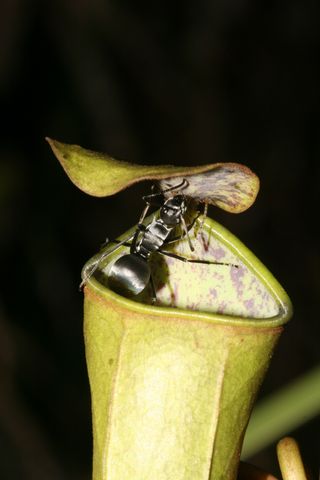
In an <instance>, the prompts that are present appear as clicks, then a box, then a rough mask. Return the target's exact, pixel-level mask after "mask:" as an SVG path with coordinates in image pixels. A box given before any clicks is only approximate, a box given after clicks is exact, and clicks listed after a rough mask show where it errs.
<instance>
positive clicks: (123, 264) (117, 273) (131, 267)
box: [108, 253, 151, 295]
mask: <svg viewBox="0 0 320 480" xmlns="http://www.w3.org/2000/svg"><path fill="white" fill-rule="evenodd" d="M150 275H151V270H150V266H149V264H148V262H146V260H144V259H143V258H142V257H140V256H139V255H137V254H134V253H130V254H128V255H123V256H122V257H120V258H118V260H116V261H115V263H114V264H113V265H112V267H111V269H110V271H109V274H108V284H109V286H110V288H111V289H112V290H114V291H115V292H118V293H123V294H127V295H128V294H132V295H138V294H139V293H140V292H142V290H144V289H145V288H146V286H147V285H148V283H149V281H150Z"/></svg>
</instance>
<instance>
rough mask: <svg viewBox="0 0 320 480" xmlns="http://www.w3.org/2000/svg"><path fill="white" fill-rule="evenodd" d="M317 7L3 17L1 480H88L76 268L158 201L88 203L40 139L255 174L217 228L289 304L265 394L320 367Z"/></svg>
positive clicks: (7, 13)
mask: <svg viewBox="0 0 320 480" xmlns="http://www.w3.org/2000/svg"><path fill="white" fill-rule="evenodd" d="M319 5H320V4H319V2H317V1H300V2H299V1H297V0H293V1H292V0H291V1H285V0H279V1H277V2H254V1H252V2H250V1H246V0H238V1H236V0H223V1H222V0H220V1H216V2H214V1H211V0H207V1H206V0H203V1H192V0H190V1H189V2H169V1H162V2H150V1H149V2H147V1H134V2H133V1H129V0H127V1H125V0H122V1H121V0H118V1H115V0H114V1H112V0H110V1H109V2H106V1H102V0H70V1H67V0H66V1H62V0H57V1H55V2H45V1H42V2H40V1H38V2H37V1H35V0H33V1H32V0H30V1H28V2H26V1H22V0H3V1H2V2H1V5H0V112H1V125H2V126H1V129H0V138H1V143H0V160H1V163H0V229H1V237H0V241H1V245H0V251H1V284H2V286H1V297H0V379H1V384H0V388H1V390H0V478H1V480H9V479H10V480H15V479H21V478H23V479H25V480H29V479H30V480H40V479H41V480H43V479H45V480H51V479H52V480H60V479H61V480H63V479H68V480H85V479H86V480H87V479H89V478H90V472H91V419H90V398H89V389H88V381H87V375H86V367H85V359H84V346H83V338H82V294H81V293H79V291H78V284H79V279H80V269H81V266H82V265H83V264H84V262H85V261H86V260H87V259H88V258H89V257H90V256H91V255H92V254H93V253H94V252H95V251H97V249H98V247H99V245H100V244H101V243H102V242H103V240H104V239H105V237H106V236H108V237H110V238H114V237H116V236H117V235H118V234H120V233H122V232H123V231H125V230H126V229H127V228H128V227H130V226H132V225H133V224H135V223H136V221H137V219H138V217H139V215H140V212H141V209H142V206H143V203H142V200H141V196H142V195H143V193H145V192H148V191H149V187H150V185H149V184H147V183H144V184H141V185H138V186H134V187H132V188H130V189H129V190H127V191H124V192H122V193H119V194H117V195H116V196H115V197H112V198H106V199H95V198H92V197H89V196H86V195H85V194H83V193H82V192H80V191H79V190H77V189H76V188H75V187H74V185H73V184H72V183H71V182H70V181H69V180H68V178H67V176H66V175H65V174H64V172H63V170H62V168H61V167H60V165H59V164H58V162H57V161H56V159H55V158H54V156H53V154H52V153H51V151H50V149H49V147H48V145H47V144H46V143H45V141H44V137H45V136H46V135H48V136H50V137H52V138H56V139H59V140H60V141H63V142H66V143H77V144H80V145H82V146H84V147H86V148H91V149H93V150H97V151H105V152H108V153H109V154H111V155H113V156H115V157H116V158H120V159H125V160H129V161H132V162H137V163H144V164H148V163H151V164H167V163H174V164H176V165H200V164H205V163H211V162H215V161H217V162H220V161H231V162H240V163H244V164H246V165H248V166H249V167H251V168H252V169H253V170H254V171H255V172H256V173H257V174H258V175H259V176H260V179H261V191H260V194H259V196H258V199H257V201H256V203H255V205H254V206H253V207H252V208H251V209H250V210H248V211H247V212H245V213H243V214H241V215H238V216H237V215H230V214H227V213H224V212H222V211H219V210H218V209H212V210H211V211H210V216H213V217H214V218H216V219H217V220H218V221H219V222H221V223H223V224H224V225H225V226H226V227H227V228H229V229H230V230H231V231H232V232H233V233H234V234H235V235H237V236H238V237H239V238H240V239H241V240H242V241H243V242H244V243H245V244H246V245H247V246H248V247H249V248H250V249H252V250H253V251H254V252H255V253H256V255H257V256H258V257H259V258H260V259H261V260H262V261H263V262H264V263H265V264H266V265H267V266H268V268H269V269H270V270H271V271H272V272H273V273H274V275H275V276H276V278H277V279H278V280H279V281H280V282H281V284H282V285H283V286H284V287H285V289H286V290H287V291H288V293H289V295H290V297H291V298H292V301H293V303H294V307H295V316H294V319H293V321H292V322H291V323H290V324H288V326H287V327H286V331H285V333H284V334H283V336H282V339H281V341H280V344H279V346H278V349H277V351H276V354H275V356H274V359H273V362H272V364H271V368H270V371H269V373H268V375H267V378H266V381H265V383H264V386H263V388H262V391H261V395H262V396H263V395H264V394H270V393H272V392H274V391H276V390H277V389H279V388H281V387H282V386H284V385H285V384H287V383H288V382H290V381H292V380H293V379H295V378H296V377H298V376H299V375H303V374H304V373H305V372H307V371H309V370H310V369H311V368H312V367H313V366H315V365H316V363H317V362H318V360H319V307H318V305H319V294H320V289H319V287H320V276H319V270H320V256H319V237H318V234H317V230H318V223H319V222H318V205H319V180H320V179H319V163H318V162H319V154H320V140H319V139H320V136H319V107H320V105H319V99H320V98H319V97H320V95H319V88H320V87H319V85H320V78H319V71H318V62H319V43H320V42H319V40H320V35H319V10H320V8H319ZM317 429H318V430H319V423H317V424H316V421H315V420H312V421H309V422H308V423H306V424H305V425H304V426H303V427H301V428H299V429H298V430H297V431H295V432H292V433H293V435H294V436H295V437H296V439H297V440H298V441H299V442H300V446H301V449H302V452H303V455H304V457H305V459H306V461H307V462H309V464H310V466H311V468H312V469H313V472H316V471H317V463H318V457H317V455H318V445H319V436H318V435H317ZM317 443H318V445H317ZM275 457H276V454H275V446H274V445H273V446H272V447H270V448H269V449H266V450H264V451H263V452H261V453H260V454H259V455H256V456H255V457H254V458H253V459H252V461H253V462H254V463H256V464H258V465H260V466H261V467H263V468H266V469H270V470H272V471H273V472H274V473H277V467H276V460H275Z"/></svg>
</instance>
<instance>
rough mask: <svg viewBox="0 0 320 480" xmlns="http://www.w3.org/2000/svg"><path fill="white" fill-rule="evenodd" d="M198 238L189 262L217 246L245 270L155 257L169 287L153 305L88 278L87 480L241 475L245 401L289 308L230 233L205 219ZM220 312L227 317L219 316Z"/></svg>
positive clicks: (204, 479) (229, 478)
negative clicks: (90, 447) (90, 437)
mask: <svg viewBox="0 0 320 480" xmlns="http://www.w3.org/2000/svg"><path fill="white" fill-rule="evenodd" d="M209 232H210V233H209ZM202 235H203V236H204V240H203V239H202ZM197 239H198V240H193V241H194V244H195V246H196V252H195V255H198V254H199V255H200V254H201V255H204V254H205V251H207V252H208V253H207V254H208V255H210V256H212V255H214V252H215V254H216V255H217V251H216V249H217V248H218V249H219V251H220V249H221V252H222V251H223V255H224V258H223V260H226V261H229V259H230V260H231V259H232V261H235V262H236V263H237V264H239V265H241V267H239V268H237V269H235V267H230V266H217V265H205V266H203V265H201V266H200V271H199V266H196V268H191V269H190V270H188V269H186V264H185V263H184V262H181V261H179V260H171V259H170V261H169V262H166V263H165V264H163V263H161V262H160V263H161V265H160V264H159V265H158V264H157V261H156V262H155V264H154V265H153V268H154V269H156V276H157V277H159V279H161V277H162V276H163V279H165V278H166V280H167V282H168V284H167V285H166V286H164V287H163V288H161V289H160V290H158V292H157V297H158V303H159V305H158V306H150V305H148V304H147V303H141V302H142V300H144V301H145V302H148V301H149V298H148V293H146V294H145V298H144V299H143V297H141V298H140V301H137V298H135V301H132V300H130V299H126V298H124V297H121V296H119V295H117V294H116V293H114V292H112V291H110V290H108V288H106V287H105V286H104V285H103V284H101V283H100V282H99V281H97V279H95V278H91V279H90V280H89V281H88V283H87V286H86V288H85V340H86V355H87V363H88V371H89V377H90V385H91V393H92V411H93V430H94V468H93V479H94V480H118V479H119V478H121V479H122V478H123V479H128V480H154V479H157V480H172V479H174V480H209V479H210V480H234V479H235V478H236V471H237V467H238V462H239V457H240V451H241V445H242V438H243V435H244V431H245V427H246V425H247V422H248V418H249V414H250V411H251V408H252V404H253V401H254V398H255V395H256V392H257V390H258V388H259V386H260V383H261V381H262V378H263V376H264V373H265V371H266V369H267V367H268V364H269V361H270V358H271V355H272V351H273V348H274V346H275V344H276V342H277V339H278V337H279V335H280V333H281V330H282V328H281V325H282V324H283V323H284V322H285V321H287V320H288V319H289V317H290V314H291V307H290V301H289V299H288V297H287V296H286V294H285V293H284V291H283V290H282V288H281V287H280V285H279V284H278V283H277V282H276V280H275V279H274V278H273V277H272V276H271V274H270V273H269V272H268V271H267V270H266V269H265V268H264V267H263V266H262V265H261V264H260V262H259V261H258V260H257V259H256V258H255V257H254V256H253V255H252V254H251V253H250V252H249V251H248V250H247V249H246V248H245V247H244V246H243V245H242V244H241V243H240V242H239V241H238V240H237V239H236V238H235V237H233V236H232V235H231V234H229V233H228V232H227V231H226V230H225V229H223V228H222V227H220V226H219V225H218V224H216V223H215V222H212V221H211V220H209V219H207V220H206V222H205V226H204V231H203V232H202V234H198V236H197ZM208 242H209V245H207V243H208ZM204 245H207V246H206V247H204ZM180 248H181V249H183V250H184V251H185V249H186V247H185V246H184V245H182V244H181V243H179V249H180ZM119 251H120V250H119ZM126 251H127V248H126V247H124V248H123V252H126ZM123 252H122V253H123ZM221 252H220V253H221ZM118 254H119V252H118V253H117V252H115V253H114V254H113V255H111V256H110V257H108V258H107V262H106V263H108V262H111V263H112V261H113V259H114V258H116V257H117V255H118ZM219 255H220V254H219ZM221 255H222V253H221ZM161 258H162V257H161ZM220 261H221V259H220ZM89 265H90V262H89ZM193 267H194V266H193ZM161 268H163V272H162V273H161ZM217 268H218V269H224V270H225V273H224V277H220V276H219V275H221V273H219V275H218V274H217V273H216V269H217ZM158 269H159V271H158ZM212 269H213V270H214V271H212ZM234 270H236V271H237V275H238V277H237V281H235V280H234V279H233V275H234V273H232V272H233V271H234ZM242 270H243V273H241V275H240V274H239V272H240V271H241V272H242ZM107 271H108V264H104V265H103V272H104V273H103V272H99V274H98V275H97V277H99V278H100V280H102V281H103V282H106V281H107V277H106V274H107ZM239 278H240V280H241V281H240V280H239ZM240 287H241V288H240ZM210 289H216V290H217V292H216V293H217V294H213V293H212V292H211V294H210ZM202 291H204V292H206V293H205V294H203V295H202ZM168 292H173V294H172V296H171V297H170V301H169V302H168V300H166V299H167V298H169V297H168ZM259 295H260V298H259ZM199 296H201V300H199V305H195V304H194V302H195V299H197V298H198V297H199ZM252 298H254V299H255V303H254V304H252V303H251V302H250V300H251V299H252ZM248 302H249V303H248ZM166 303H170V304H172V306H171V307H168V306H161V305H165V304H166ZM222 305H224V309H223V312H224V313H222V312H220V313H215V312H217V311H219V309H221V308H222V307H221V306H222ZM232 315H233V316H232Z"/></svg>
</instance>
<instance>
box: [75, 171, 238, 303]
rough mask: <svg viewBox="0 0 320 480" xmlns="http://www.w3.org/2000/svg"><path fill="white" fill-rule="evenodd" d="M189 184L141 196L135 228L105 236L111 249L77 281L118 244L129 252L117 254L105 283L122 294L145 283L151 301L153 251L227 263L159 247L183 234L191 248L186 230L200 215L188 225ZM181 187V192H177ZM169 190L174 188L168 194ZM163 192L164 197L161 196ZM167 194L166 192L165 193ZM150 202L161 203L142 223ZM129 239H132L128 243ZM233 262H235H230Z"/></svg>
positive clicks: (131, 292)
mask: <svg viewBox="0 0 320 480" xmlns="http://www.w3.org/2000/svg"><path fill="white" fill-rule="evenodd" d="M188 185H189V183H188V181H187V180H186V179H183V180H182V182H181V183H179V184H178V185H175V186H170V187H169V188H167V189H165V190H162V191H160V192H158V193H151V194H150V195H146V196H144V197H143V200H144V201H145V203H146V206H145V208H144V210H143V212H142V214H141V216H140V219H139V222H138V225H137V228H136V231H135V232H134V234H133V235H131V236H130V237H128V238H126V239H125V240H122V241H120V240H114V241H111V242H110V241H109V240H108V239H107V240H106V243H105V244H108V243H115V244H116V246H115V247H114V248H112V249H111V250H108V251H104V252H102V253H101V254H100V255H99V256H98V258H97V260H96V262H95V263H94V264H93V265H92V266H91V269H90V270H89V272H88V273H85V275H84V278H83V280H82V282H81V284H80V288H82V287H83V286H84V285H85V284H86V282H87V281H88V280H89V278H90V277H91V276H92V275H93V274H94V272H95V271H96V270H97V268H98V267H99V265H100V264H101V262H102V261H103V260H104V259H105V258H106V257H107V256H109V255H110V254H111V253H113V252H114V251H115V250H116V249H118V248H119V247H120V246H123V245H124V246H128V247H130V253H128V254H126V255H123V256H121V257H120V258H118V259H117V260H116V261H115V262H114V264H113V265H112V266H111V269H110V270H109V272H108V285H109V286H110V288H111V289H112V290H114V291H116V292H119V293H123V294H125V295H138V294H139V293H141V292H142V291H143V290H144V289H145V288H146V287H147V285H149V283H150V285H151V288H152V301H153V303H155V302H156V292H155V287H154V283H153V280H152V274H151V268H150V264H149V259H150V257H151V255H153V254H154V253H155V252H157V253H160V254H162V255H166V256H169V257H173V258H176V259H178V260H181V261H183V262H190V263H200V264H208V265H211V264H214V265H229V266H230V264H228V263H220V262H212V261H209V260H198V259H188V258H185V257H182V256H180V255H176V254H175V253H171V252H167V251H164V250H162V247H163V246H164V245H166V244H168V243H173V242H175V241H178V240H180V239H181V238H184V237H185V236H186V237H187V239H188V243H189V247H190V250H191V251H193V250H194V248H193V245H192V243H191V240H190V237H189V230H190V229H191V228H192V227H193V225H194V223H195V221H196V220H197V218H198V217H199V215H200V212H199V213H198V215H196V216H195V218H194V219H193V221H192V222H191V224H190V225H189V226H187V224H186V222H185V219H184V216H185V214H186V212H187V203H188V199H187V197H186V196H185V195H183V189H184V188H186V187H187V186H188ZM177 191H179V192H180V191H181V193H178V194H177V193H176V192H177ZM170 192H175V193H172V194H170ZM164 194H166V197H165V196H164ZM168 194H169V195H168ZM151 206H157V207H160V210H159V215H158V216H155V217H154V218H153V219H152V220H151V221H150V223H148V224H147V225H145V224H144V223H143V222H144V220H145V217H146V215H147V212H148V210H149V208H150V207H151ZM179 226H180V227H181V228H182V230H183V234H182V235H180V236H178V237H175V238H171V239H170V234H171V233H172V232H173V231H174V229H176V228H177V227H179ZM130 241H131V243H129V242H130ZM232 266H236V267H237V265H232Z"/></svg>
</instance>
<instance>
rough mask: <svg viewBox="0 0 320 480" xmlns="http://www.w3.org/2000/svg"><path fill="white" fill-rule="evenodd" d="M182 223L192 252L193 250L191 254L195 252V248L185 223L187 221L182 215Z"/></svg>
mask: <svg viewBox="0 0 320 480" xmlns="http://www.w3.org/2000/svg"><path fill="white" fill-rule="evenodd" d="M180 222H181V225H182V228H183V230H184V233H185V235H186V236H187V239H188V243H189V247H190V250H191V252H194V247H193V245H192V243H191V240H190V237H189V231H188V228H187V225H186V222H185V220H184V218H183V216H182V215H180Z"/></svg>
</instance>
